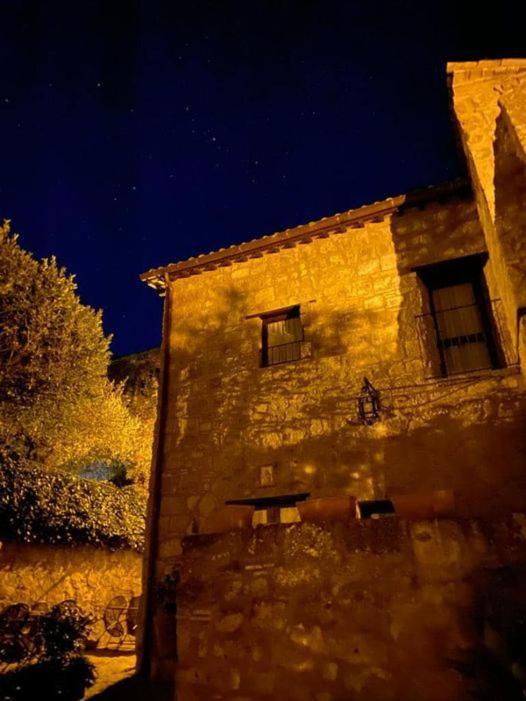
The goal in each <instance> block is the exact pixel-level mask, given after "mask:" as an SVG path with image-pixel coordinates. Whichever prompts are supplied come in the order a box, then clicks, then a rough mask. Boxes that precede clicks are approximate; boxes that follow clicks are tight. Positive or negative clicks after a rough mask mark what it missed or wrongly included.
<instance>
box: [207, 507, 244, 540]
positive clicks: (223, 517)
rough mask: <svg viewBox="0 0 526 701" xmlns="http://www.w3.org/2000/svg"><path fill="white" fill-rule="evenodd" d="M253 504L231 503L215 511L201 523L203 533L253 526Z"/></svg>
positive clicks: (222, 531)
mask: <svg viewBox="0 0 526 701" xmlns="http://www.w3.org/2000/svg"><path fill="white" fill-rule="evenodd" d="M253 515H254V507H253V506H245V505H231V506H224V507H223V508H221V509H218V510H217V511H214V513H213V514H211V515H210V516H209V517H208V518H207V519H205V520H204V521H203V523H202V524H201V528H200V532H201V533H225V532H227V531H235V530H239V529H240V528H252V516H253Z"/></svg>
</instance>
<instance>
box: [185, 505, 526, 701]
mask: <svg viewBox="0 0 526 701" xmlns="http://www.w3.org/2000/svg"><path fill="white" fill-rule="evenodd" d="M183 545H184V550H183V555H182V558H181V562H180V570H181V573H182V579H181V584H180V591H179V597H178V600H179V608H178V622H177V629H178V654H179V662H178V666H177V672H176V681H177V688H178V695H177V698H178V701H195V700H196V699H209V698H214V699H231V700H232V701H234V700H235V701H250V700H255V699H271V698H272V699H287V701H348V700H349V699H353V701H357V700H362V699H363V700H365V699H367V700H368V701H460V700H464V699H466V700H467V699H468V698H469V699H473V698H476V699H488V701H489V699H496V698H503V699H504V698H506V699H507V700H508V699H510V700H511V699H514V698H521V696H520V683H519V682H518V681H517V678H520V676H521V674H523V670H522V666H521V664H522V660H521V659H520V655H521V654H522V653H519V652H518V651H517V648H515V647H514V645H516V642H517V640H521V639H522V640H524V630H521V626H523V627H524V624H523V623H522V621H524V620H526V618H525V613H526V596H525V593H526V591H525V590H526V584H525V583H526V577H525V576H524V575H525V574H526V520H525V518H524V516H522V515H513V516H510V518H509V519H507V520H505V521H502V520H500V521H498V522H490V523H488V522H480V521H474V520H469V521H467V520H465V521H460V520H447V521H446V520H444V521H425V522H413V523H409V522H403V521H399V520H398V519H396V518H389V519H383V520H379V521H356V522H351V523H349V524H348V525H345V524H341V523H339V524H338V523H335V524H331V525H327V526H326V527H319V526H315V525H313V524H309V523H301V524H294V525H291V526H283V525H281V526H279V525H278V526H269V527H264V528H258V529H256V530H255V531H250V530H246V531H238V532H230V533H226V534H219V535H211V536H205V535H196V536H188V537H187V538H185V540H184V543H183ZM521 636H522V637H521Z"/></svg>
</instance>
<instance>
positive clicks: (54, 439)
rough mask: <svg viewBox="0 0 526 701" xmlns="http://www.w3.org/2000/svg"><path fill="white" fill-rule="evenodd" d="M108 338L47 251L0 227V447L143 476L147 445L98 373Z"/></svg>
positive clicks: (46, 460)
mask: <svg viewBox="0 0 526 701" xmlns="http://www.w3.org/2000/svg"><path fill="white" fill-rule="evenodd" d="M110 340H111V338H110V337H109V336H105V334H104V331H103V327H102V313H101V312H100V311H95V310H94V309H92V308H91V307H88V306H86V305H83V304H82V303H81V302H80V299H79V297H78V295H77V291H76V284H75V280H74V277H73V276H72V275H68V274H67V273H66V271H65V269H64V268H61V267H59V266H58V265H57V262H56V260H55V258H49V259H43V260H36V259H35V258H34V257H33V256H32V255H31V254H30V253H28V252H27V251H24V250H23V249H22V248H21V247H20V245H19V243H18V237H17V235H15V234H12V233H11V231H10V225H9V222H8V221H4V223H3V225H2V226H0V448H2V449H3V450H4V451H6V450H7V451H8V452H9V453H10V454H11V455H13V454H14V455H18V456H20V457H21V458H23V459H31V460H36V461H38V462H40V463H42V464H44V465H47V466H50V467H73V468H74V467H78V466H80V465H81V464H85V463H86V462H89V461H94V460H104V461H118V462H121V463H122V464H124V465H126V466H127V467H129V468H130V469H131V470H132V471H133V470H135V473H136V476H137V477H139V478H141V480H142V481H143V482H144V481H145V479H144V476H145V473H146V472H147V470H148V463H149V452H150V444H149V442H148V438H146V437H145V436H144V431H143V429H142V427H141V426H140V422H139V420H138V419H137V418H136V417H133V416H132V415H131V414H130V412H129V411H128V409H127V407H126V405H125V403H124V401H123V398H122V389H121V388H120V387H116V386H114V385H113V384H112V383H111V382H110V381H109V380H108V377H107V369H108V363H109V359H110V351H109V344H110Z"/></svg>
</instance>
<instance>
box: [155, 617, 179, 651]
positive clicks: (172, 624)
mask: <svg viewBox="0 0 526 701" xmlns="http://www.w3.org/2000/svg"><path fill="white" fill-rule="evenodd" d="M153 627H154V633H155V646H156V648H157V652H158V654H159V657H160V658H163V659H166V658H168V659H172V660H175V659H177V619H176V616H175V615H174V614H173V613H167V612H166V611H163V610H159V611H156V612H155V615H154V618H153Z"/></svg>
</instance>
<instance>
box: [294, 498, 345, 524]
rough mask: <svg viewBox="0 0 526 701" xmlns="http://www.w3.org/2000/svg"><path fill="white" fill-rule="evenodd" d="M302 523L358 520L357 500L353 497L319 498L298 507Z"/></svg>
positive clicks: (300, 503)
mask: <svg viewBox="0 0 526 701" xmlns="http://www.w3.org/2000/svg"><path fill="white" fill-rule="evenodd" d="M296 506H297V507H298V511H299V512H300V516H301V520H302V521H311V522H312V523H319V522H322V521H348V520H349V519H352V518H356V498H355V497H351V496H341V497H319V498H318V499H307V500H306V501H300V502H298V504H297V505H296Z"/></svg>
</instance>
